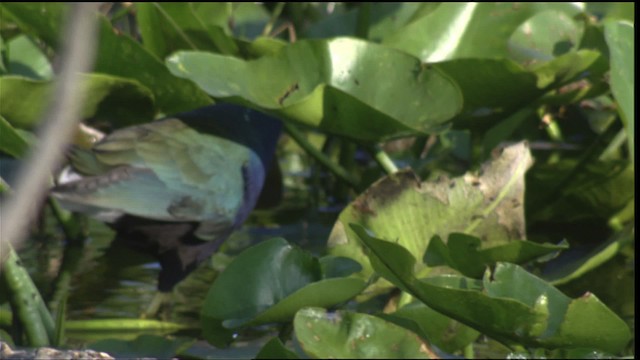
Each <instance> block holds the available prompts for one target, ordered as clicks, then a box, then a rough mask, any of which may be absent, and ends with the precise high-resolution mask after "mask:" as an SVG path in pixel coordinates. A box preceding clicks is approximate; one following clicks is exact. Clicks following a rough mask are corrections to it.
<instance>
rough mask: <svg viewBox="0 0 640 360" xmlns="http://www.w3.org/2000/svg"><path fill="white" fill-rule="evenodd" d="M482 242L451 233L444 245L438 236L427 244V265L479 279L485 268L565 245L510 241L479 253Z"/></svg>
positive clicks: (523, 261)
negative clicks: (444, 267) (445, 268)
mask: <svg viewBox="0 0 640 360" xmlns="http://www.w3.org/2000/svg"><path fill="white" fill-rule="evenodd" d="M481 245H482V240H480V239H479V238H477V237H475V236H471V235H467V234H460V233H451V234H449V239H448V240H447V243H446V244H445V243H444V242H443V241H442V239H440V237H438V236H437V235H436V236H434V238H433V239H431V241H430V242H429V247H428V248H427V252H426V253H425V255H424V260H425V263H426V264H427V265H428V266H431V267H433V266H438V265H447V266H449V267H451V268H453V269H456V270H458V271H460V273H462V274H463V275H465V276H468V277H473V278H481V277H482V275H483V274H484V272H485V270H486V268H487V266H490V265H494V264H496V263H497V262H499V261H508V262H511V263H516V264H521V263H525V262H528V261H531V260H533V259H536V258H538V257H541V256H544V255H549V254H552V253H557V252H558V251H560V250H564V249H567V248H568V247H569V246H568V244H565V243H563V244H560V245H554V244H538V243H534V242H531V241H513V242H510V243H508V244H504V245H499V246H495V247H491V248H485V249H483V250H480V246H481Z"/></svg>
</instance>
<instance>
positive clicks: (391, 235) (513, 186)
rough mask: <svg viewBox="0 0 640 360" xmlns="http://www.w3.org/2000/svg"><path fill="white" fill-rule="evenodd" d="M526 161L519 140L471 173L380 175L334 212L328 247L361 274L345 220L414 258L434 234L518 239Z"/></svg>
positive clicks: (485, 240)
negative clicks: (424, 177)
mask: <svg viewBox="0 0 640 360" xmlns="http://www.w3.org/2000/svg"><path fill="white" fill-rule="evenodd" d="M531 163H532V159H531V155H530V153H529V148H528V145H527V144H526V143H525V142H520V143H517V144H514V145H510V146H506V147H504V148H502V149H499V150H497V151H496V152H495V156H494V158H493V159H491V160H489V161H488V162H486V163H485V164H484V165H483V166H482V170H481V171H480V172H479V174H477V175H476V174H472V173H468V174H466V175H464V176H461V177H458V178H454V179H447V178H444V177H443V178H441V179H438V180H436V181H432V182H420V181H419V180H418V179H417V178H416V175H415V174H414V173H413V172H412V171H410V170H403V171H400V172H398V173H396V174H393V175H389V176H386V177H384V178H382V179H381V180H379V181H378V182H376V183H374V184H373V185H371V187H369V189H367V191H365V192H364V193H363V194H361V195H360V196H358V197H357V198H356V199H355V200H354V201H353V202H352V203H351V204H349V206H347V208H345V209H344V210H343V211H342V212H341V213H340V216H339V217H338V221H337V222H336V224H335V226H334V228H333V230H332V232H331V235H330V238H329V241H328V246H329V252H330V253H331V254H333V255H337V256H345V257H350V258H352V259H354V260H356V261H358V262H360V264H361V265H362V267H363V271H362V272H361V273H360V276H362V278H364V279H367V278H368V277H369V276H370V275H371V274H372V268H371V265H370V264H369V261H368V260H367V257H366V255H365V254H364V252H363V248H362V245H361V244H360V242H359V241H358V240H357V239H358V238H357V237H356V236H355V233H354V232H353V231H352V230H351V229H350V228H349V227H348V224H351V223H356V224H361V225H362V226H365V227H366V228H367V229H369V230H371V231H372V232H373V233H375V234H376V236H378V237H379V238H382V239H386V240H387V241H390V242H395V243H398V244H401V245H402V246H403V247H405V248H406V249H408V250H409V252H410V253H411V254H412V255H413V256H414V257H416V258H422V256H423V254H424V253H425V251H426V249H427V247H428V245H429V240H430V239H431V238H432V237H433V236H434V235H438V236H440V237H441V238H444V239H446V238H447V237H448V235H449V234H450V233H452V232H464V233H468V234H472V235H475V236H478V237H480V238H481V239H482V246H481V248H482V249H485V248H487V247H491V246H496V245H500V244H504V243H506V242H510V241H512V240H516V239H524V238H525V228H524V225H525V224H524V212H523V206H522V205H523V202H524V173H525V171H526V170H527V169H528V168H529V166H531ZM418 267H419V269H424V267H425V266H424V265H422V264H420V265H418Z"/></svg>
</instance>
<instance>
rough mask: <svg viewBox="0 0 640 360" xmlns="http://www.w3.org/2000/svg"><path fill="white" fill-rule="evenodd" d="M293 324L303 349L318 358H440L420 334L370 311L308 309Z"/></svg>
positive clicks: (297, 316) (301, 311)
mask: <svg viewBox="0 0 640 360" xmlns="http://www.w3.org/2000/svg"><path fill="white" fill-rule="evenodd" d="M293 326H294V329H295V333H296V338H297V339H298V342H299V343H300V346H301V347H302V349H303V350H304V351H305V352H306V353H307V354H308V355H310V356H312V357H315V358H321V359H323V358H351V359H378V358H386V359H436V358H438V356H437V355H436V354H435V352H434V351H433V350H432V349H430V347H429V345H428V344H427V343H425V342H424V341H422V340H421V339H420V337H418V336H417V335H416V334H414V333H412V332H411V331H409V330H406V329H404V328H402V327H399V326H397V325H395V324H393V323H390V322H387V321H385V320H382V319H380V318H377V317H375V316H371V315H367V314H359V313H352V312H348V311H336V312H334V313H329V312H327V311H326V310H325V309H319V308H305V309H302V310H300V311H299V312H298V313H297V314H296V317H295V319H294V322H293Z"/></svg>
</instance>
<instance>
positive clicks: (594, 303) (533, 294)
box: [351, 224, 631, 353]
mask: <svg viewBox="0 0 640 360" xmlns="http://www.w3.org/2000/svg"><path fill="white" fill-rule="evenodd" d="M351 227H352V229H353V230H354V231H355V232H356V233H357V235H358V237H359V238H360V240H361V241H362V242H363V244H364V245H365V246H366V247H367V249H368V251H369V256H370V260H371V262H372V264H373V267H374V269H375V271H376V272H377V273H379V274H380V275H381V276H383V277H385V278H386V279H387V280H389V281H391V282H392V283H393V284H394V285H396V286H398V287H399V288H401V289H402V290H404V291H407V292H409V293H410V294H411V295H413V296H415V297H416V298H417V299H419V300H420V301H422V302H423V303H425V304H426V305H428V306H429V307H431V308H433V309H435V310H437V311H439V312H442V313H443V314H445V315H447V316H449V317H451V318H453V319H456V320H458V321H460V322H462V323H464V324H466V325H468V326H471V327H473V328H475V329H477V330H478V331H481V332H483V333H484V334H486V335H488V336H490V337H492V338H494V339H496V340H498V341H500V342H503V343H505V344H507V345H509V344H525V345H528V346H535V347H545V348H575V347H590V348H593V349H599V350H603V351H608V352H612V353H616V352H618V351H620V350H622V349H623V348H624V347H625V346H626V344H627V343H628V341H629V340H630V339H631V333H630V331H629V328H628V327H627V325H626V324H625V323H624V321H622V319H620V318H619V317H618V316H616V315H615V314H614V313H613V312H612V311H611V310H610V309H609V308H607V307H606V306H605V305H604V304H603V303H601V302H600V301H599V300H598V298H597V297H595V296H594V295H593V294H590V293H587V294H585V295H584V296H582V297H580V298H578V299H573V300H572V299H570V298H568V297H566V296H565V295H564V294H562V293H561V292H560V291H559V290H557V289H556V288H554V287H553V286H551V285H549V284H548V283H546V282H545V281H544V280H542V279H540V278H538V277H536V276H534V275H532V274H530V273H528V272H526V271H525V270H524V269H522V268H521V267H519V266H517V265H514V264H509V263H498V264H497V265H496V268H495V270H494V272H493V273H490V272H487V273H486V274H485V277H484V280H483V281H482V283H479V282H478V281H476V280H472V279H468V278H464V277H458V276H438V277H433V278H427V279H418V278H416V277H415V275H414V273H413V268H414V265H415V258H414V257H413V256H412V255H411V254H410V253H409V251H408V250H406V249H405V248H403V247H402V246H400V245H398V244H394V243H391V242H388V241H384V240H381V239H377V238H375V237H372V236H370V235H369V234H368V233H367V232H366V230H365V229H364V228H363V227H362V226H360V225H357V224H352V225H351ZM452 280H453V281H452ZM453 284H455V285H453Z"/></svg>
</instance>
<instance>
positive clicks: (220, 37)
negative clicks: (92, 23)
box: [136, 2, 239, 59]
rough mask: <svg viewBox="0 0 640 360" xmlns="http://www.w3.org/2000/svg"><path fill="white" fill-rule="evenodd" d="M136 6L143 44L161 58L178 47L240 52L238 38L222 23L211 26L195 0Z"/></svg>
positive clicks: (179, 48)
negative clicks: (196, 5) (235, 39)
mask: <svg viewBox="0 0 640 360" xmlns="http://www.w3.org/2000/svg"><path fill="white" fill-rule="evenodd" d="M136 10H137V14H138V17H137V19H138V24H139V27H140V34H141V35H142V39H143V45H144V47H145V49H147V50H148V51H149V52H151V53H152V54H154V55H156V56H157V57H158V58H160V59H164V58H165V57H167V56H168V55H169V54H171V53H172V52H174V51H177V50H210V51H215V52H219V53H223V54H229V55H236V54H238V51H239V50H238V46H237V45H236V44H235V42H234V41H233V40H232V39H231V38H230V37H229V36H227V35H226V34H225V32H224V30H223V29H222V28H221V27H219V26H215V25H210V26H207V24H205V23H204V22H203V21H202V20H201V19H200V18H199V17H198V15H197V13H196V12H195V9H194V4H193V3H157V2H154V3H139V4H136Z"/></svg>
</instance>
